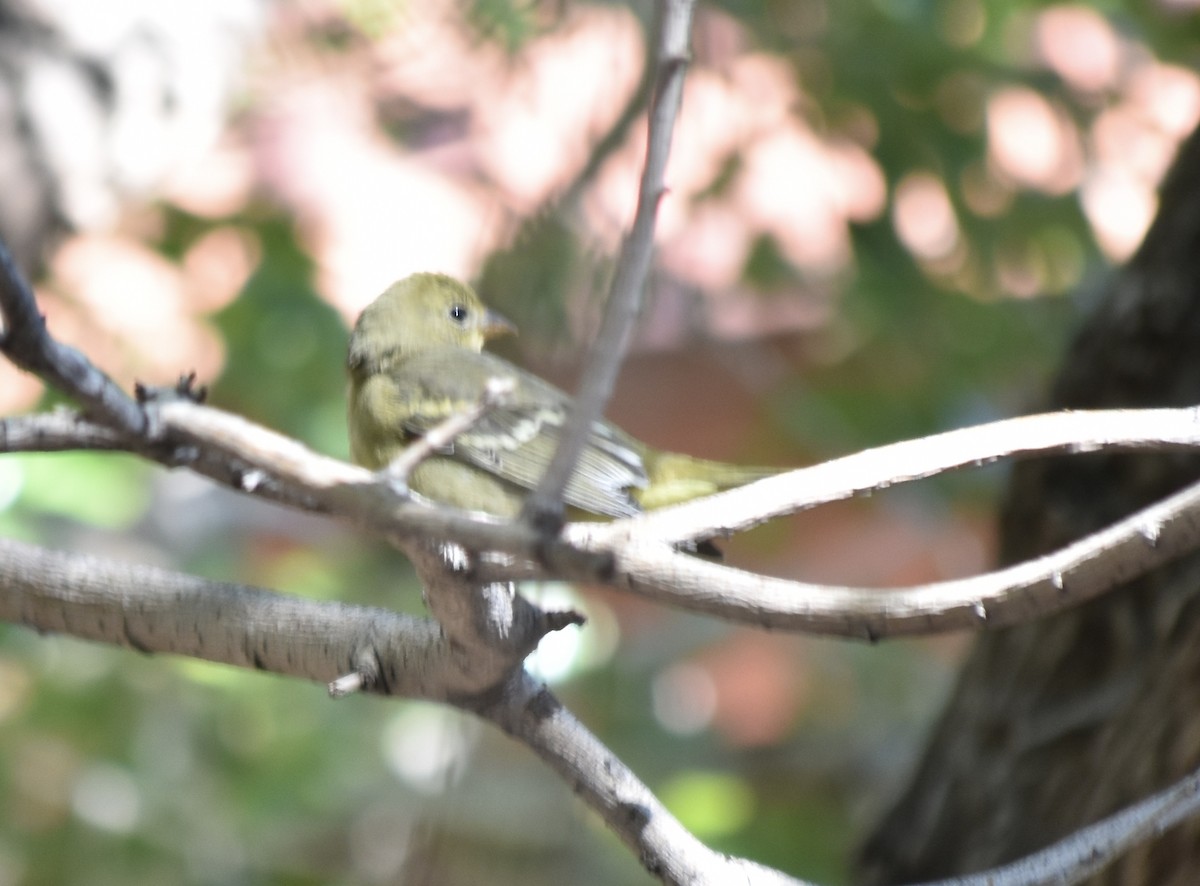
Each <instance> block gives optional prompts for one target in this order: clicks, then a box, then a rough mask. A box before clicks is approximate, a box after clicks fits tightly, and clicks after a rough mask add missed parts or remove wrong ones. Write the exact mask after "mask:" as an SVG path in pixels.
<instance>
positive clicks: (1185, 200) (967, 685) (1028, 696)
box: [861, 131, 1200, 886]
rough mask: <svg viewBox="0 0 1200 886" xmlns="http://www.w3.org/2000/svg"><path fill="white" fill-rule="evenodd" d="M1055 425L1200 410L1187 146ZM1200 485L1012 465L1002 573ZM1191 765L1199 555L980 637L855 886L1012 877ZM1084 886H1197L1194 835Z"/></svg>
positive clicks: (1088, 465)
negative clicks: (977, 875)
mask: <svg viewBox="0 0 1200 886" xmlns="http://www.w3.org/2000/svg"><path fill="white" fill-rule="evenodd" d="M1050 399H1051V402H1050V404H1049V405H1050V406H1051V408H1085V407H1086V408H1099V407H1118V406H1167V405H1172V406H1174V405H1188V404H1195V403H1200V131H1198V132H1197V133H1193V135H1192V136H1191V137H1190V138H1189V139H1188V141H1187V142H1185V144H1184V145H1183V146H1182V148H1181V149H1180V152H1179V156H1178V157H1177V159H1176V161H1175V165H1174V167H1173V169H1172V171H1171V172H1170V173H1169V175H1168V177H1167V179H1166V181H1165V182H1164V183H1163V186H1162V189H1161V205H1160V209H1159V214H1158V217H1157V219H1156V221H1155V223H1154V225H1153V227H1152V228H1151V230H1150V231H1149V233H1148V234H1147V236H1146V239H1145V242H1144V243H1143V244H1142V247H1141V249H1140V250H1139V251H1138V252H1137V254H1136V255H1135V256H1134V257H1133V258H1132V259H1131V260H1130V262H1129V264H1128V265H1127V266H1126V267H1125V268H1124V269H1122V270H1121V271H1120V272H1118V273H1117V274H1115V275H1114V277H1113V279H1112V281H1111V283H1110V285H1109V287H1108V290H1107V291H1106V292H1105V294H1104V298H1103V300H1102V302H1101V303H1100V305H1099V308H1098V310H1097V311H1096V313H1095V314H1094V316H1093V317H1092V319H1091V320H1090V321H1089V322H1088V323H1087V325H1086V326H1085V327H1084V328H1083V329H1082V330H1081V331H1080V333H1079V335H1078V337H1077V338H1076V340H1075V342H1074V343H1073V345H1072V347H1071V349H1070V352H1069V354H1068V356H1067V359H1066V363H1065V366H1064V367H1063V369H1062V371H1061V373H1060V375H1059V378H1058V380H1057V382H1056V383H1055V386H1054V388H1053V391H1052V394H1051V398H1050ZM1197 476H1200V461H1197V459H1196V458H1194V457H1192V458H1188V457H1183V456H1177V455H1155V456H1129V455H1120V456H1118V455H1111V456H1110V455H1103V456H1082V457H1080V456H1075V457H1071V458H1058V459H1047V460H1043V461H1037V462H1027V463H1025V464H1022V465H1020V466H1019V467H1018V468H1017V470H1016V471H1015V473H1014V476H1013V480H1012V484H1011V487H1010V490H1009V497H1008V503H1007V505H1006V507H1005V510H1004V513H1003V516H1002V525H1001V530H1002V546H1001V549H1002V556H1003V559H1004V560H1006V561H1009V562H1012V561H1017V560H1021V559H1025V558H1027V557H1030V556H1033V555H1036V554H1040V553H1043V552H1045V551H1049V550H1052V549H1054V548H1057V547H1060V546H1062V545H1063V544H1065V543H1067V542H1069V541H1072V540H1074V539H1076V538H1079V537H1080V536H1082V535H1084V534H1086V533H1088V532H1090V531H1092V530H1095V529H1098V528H1100V527H1102V526H1104V525H1106V524H1108V523H1110V522H1112V521H1114V520H1116V519H1117V518H1119V517H1121V516H1124V515H1126V514H1128V513H1129V512H1130V511H1132V510H1134V509H1135V508H1137V507H1140V506H1142V505H1145V504H1147V503H1149V502H1151V501H1154V500H1155V499H1158V498H1160V497H1162V496H1163V495H1164V494H1166V493H1168V492H1171V491H1173V490H1175V489H1177V488H1179V487H1181V486H1183V485H1185V484H1186V483H1188V482H1191V481H1193V480H1195V479H1196V478H1197ZM1197 765H1200V556H1192V557H1189V558H1187V559H1185V560H1183V561H1179V562H1177V563H1175V564H1173V565H1172V566H1170V567H1168V568H1165V569H1161V570H1159V571H1157V572H1155V573H1152V574H1151V575H1148V576H1146V577H1144V578H1142V579H1140V580H1138V581H1136V582H1133V583H1131V584H1129V585H1127V586H1125V587H1124V588H1122V589H1121V590H1119V591H1117V592H1114V593H1112V594H1109V595H1107V596H1105V597H1103V598H1101V599H1099V600H1096V601H1094V602H1093V603H1091V604H1088V605H1085V606H1083V607H1080V608H1078V609H1075V610H1071V611H1069V612H1066V613H1064V614H1063V615H1060V616H1056V617H1053V618H1048V619H1045V620H1042V621H1040V622H1038V623H1035V624H1032V625H1028V626H1023V627H1019V628H1013V629H1007V630H1002V631H998V632H996V633H994V634H988V635H984V636H983V637H981V638H980V640H979V641H978V643H977V645H976V646H975V648H974V650H973V651H972V653H971V655H970V656H969V658H968V661H967V663H966V665H965V667H964V669H963V672H962V674H961V676H960V679H959V682H958V685H957V688H956V689H955V691H954V693H953V695H952V697H951V699H950V701H949V703H948V705H947V708H946V710H945V712H944V713H943V715H942V718H941V720H940V722H939V723H938V725H937V726H936V728H935V730H934V733H933V735H932V737H931V739H930V741H929V743H928V746H927V747H926V750H925V754H924V758H923V760H922V761H921V763H920V764H919V766H918V767H917V770H916V772H915V773H914V776H913V781H912V783H911V785H910V786H909V788H908V789H907V791H906V792H905V794H904V795H903V796H902V798H901V799H900V800H899V801H898V803H897V804H896V806H895V807H894V808H893V809H892V811H891V812H890V813H889V814H888V815H887V816H886V817H885V819H884V820H883V821H882V822H881V823H880V825H879V827H878V828H877V830H876V831H875V833H874V834H873V835H872V836H871V837H870V839H869V840H868V842H867V843H866V844H865V846H864V848H863V851H862V857H861V863H862V878H861V879H862V880H863V881H864V882H867V883H909V882H913V881H918V880H925V879H931V878H936V877H945V876H951V875H954V874H961V873H966V872H970V871H975V870H980V869H983V868H987V867H990V866H993V865H996V864H999V863H1002V862H1005V861H1009V860H1012V859H1014V858H1017V857H1019V856H1022V855H1024V854H1027V853H1029V852H1031V851H1033V850H1035V849H1038V848H1040V847H1043V846H1045V845H1047V844H1048V843H1051V842H1053V841H1054V840H1057V839H1058V838H1060V837H1063V836H1065V835H1067V834H1069V833H1071V832H1073V831H1075V830H1077V829H1078V828H1079V827H1081V826H1083V825H1085V824H1088V823H1090V822H1093V821H1095V820H1096V819H1098V818H1101V817H1103V816H1105V815H1107V814H1109V813H1111V812H1114V811H1116V810H1117V809H1119V808H1121V807H1122V806H1124V805H1127V804H1129V803H1131V802H1133V801H1135V800H1137V799H1140V798H1141V797H1144V796H1145V795H1147V794H1149V793H1151V792H1153V791H1155V790H1158V789H1159V788H1162V787H1165V786H1166V785H1167V784H1169V783H1171V782H1173V781H1175V780H1176V779H1178V778H1180V777H1181V776H1182V775H1184V774H1185V773H1186V772H1187V771H1188V770H1191V769H1193V768H1195V767H1196V766H1197ZM1092 882H1094V883H1111V884H1117V883H1120V884H1153V886H1165V884H1193V883H1200V823H1198V822H1191V823H1188V824H1185V825H1184V826H1182V827H1178V828H1175V829H1173V830H1171V831H1169V832H1167V833H1166V834H1164V835H1163V836H1162V837H1160V838H1159V839H1157V840H1156V841H1153V842H1151V843H1149V844H1146V845H1144V846H1143V847H1141V848H1140V849H1138V850H1136V851H1135V852H1133V853H1131V854H1130V855H1128V856H1126V857H1125V858H1123V859H1121V860H1120V861H1119V862H1118V863H1117V864H1115V865H1113V866H1111V867H1110V868H1109V869H1108V870H1106V871H1105V872H1103V873H1102V874H1100V875H1098V876H1097V877H1096V878H1095V879H1094V880H1093V881H1092Z"/></svg>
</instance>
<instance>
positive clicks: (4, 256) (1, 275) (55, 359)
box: [0, 240, 149, 435]
mask: <svg viewBox="0 0 1200 886" xmlns="http://www.w3.org/2000/svg"><path fill="white" fill-rule="evenodd" d="M0 314H3V319H4V329H3V331H2V332H3V334H2V335H0V351H3V353H4V354H6V355H7V356H8V358H9V359H10V360H12V361H13V363H15V364H16V365H17V366H20V367H21V368H22V369H24V370H26V371H28V372H32V373H34V374H36V375H39V376H41V377H42V378H43V379H45V380H46V381H47V382H49V383H50V384H52V385H54V386H55V387H56V388H58V389H59V390H60V391H62V392H63V393H64V394H66V395H68V396H69V397H71V398H73V399H74V400H76V401H78V402H79V403H80V404H81V405H83V406H84V408H85V409H87V410H88V412H89V413H91V414H93V415H94V417H95V418H96V419H97V420H98V421H100V422H101V423H102V424H106V425H112V426H113V427H114V428H117V429H118V430H121V431H125V432H127V433H130V434H138V435H140V434H144V433H145V432H146V430H147V428H148V427H149V425H148V422H147V420H146V414H145V412H143V411H142V408H141V406H139V405H138V404H137V403H136V402H135V401H134V400H133V399H132V398H131V397H130V396H129V395H128V394H126V393H125V392H124V391H122V390H121V388H120V387H119V386H118V385H117V383H116V382H114V381H113V380H112V379H111V378H109V377H108V376H107V375H105V374H104V373H103V372H101V371H100V370H99V369H97V368H96V367H95V366H94V365H92V363H91V361H90V360H88V359H87V358H86V357H85V356H83V354H81V353H79V351H77V350H75V349H74V348H72V347H70V346H68V345H64V344H63V343H62V342H59V341H55V340H54V339H53V338H51V336H50V334H49V333H48V332H47V331H46V320H45V318H44V317H43V316H42V315H41V313H40V312H39V311H38V307H37V302H36V301H35V299H34V297H33V290H32V289H31V288H30V286H29V283H28V282H27V281H26V280H25V278H24V276H22V274H21V272H20V271H19V270H18V269H17V266H16V263H15V262H14V261H13V257H12V254H11V253H10V252H9V251H8V246H7V245H5V243H4V242H3V241H2V240H0Z"/></svg>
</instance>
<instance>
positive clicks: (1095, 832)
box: [926, 770, 1200, 886]
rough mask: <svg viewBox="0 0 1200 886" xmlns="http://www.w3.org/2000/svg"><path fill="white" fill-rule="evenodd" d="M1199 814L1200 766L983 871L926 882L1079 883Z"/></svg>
mask: <svg viewBox="0 0 1200 886" xmlns="http://www.w3.org/2000/svg"><path fill="white" fill-rule="evenodd" d="M1197 813H1200V770H1197V771H1194V772H1190V773H1188V774H1187V775H1186V776H1184V777H1183V778H1181V779H1180V780H1179V781H1177V782H1175V784H1173V785H1171V786H1170V787H1169V788H1166V789H1165V790H1163V791H1160V792H1159V793H1157V794H1153V795H1151V796H1149V797H1147V798H1146V799H1144V800H1142V801H1140V802H1138V803H1135V804H1134V805H1132V806H1130V807H1128V808H1126V809H1122V810H1121V811H1120V812H1117V813H1115V814H1113V815H1110V816H1109V817H1108V818H1106V819H1103V820H1102V821H1099V822H1097V823H1096V824H1093V825H1089V826H1088V827H1086V828H1083V829H1082V830H1079V831H1076V832H1075V833H1073V834H1071V836H1069V837H1067V838H1065V839H1063V840H1060V841H1059V842H1057V843H1055V844H1054V845H1052V846H1049V847H1047V848H1046V849H1043V850H1041V851H1040V852H1035V853H1034V854H1033V855H1028V856H1026V857H1025V858H1022V859H1019V860H1017V861H1014V862H1012V863H1011V864H1006V865H1004V866H1003V867H998V868H992V869H991V870H988V871H982V872H980V873H978V874H972V875H970V876H966V877H955V878H952V879H949V880H940V881H938V882H936V883H929V884H926V886H1050V884H1070V883H1080V882H1082V881H1083V880H1085V879H1086V878H1088V877H1090V876H1091V875H1092V874H1095V873H1097V872H1098V871H1101V870H1103V869H1104V868H1105V867H1107V866H1108V865H1110V864H1112V862H1114V861H1115V860H1116V859H1118V858H1120V857H1121V855H1123V854H1124V853H1125V852H1128V851H1129V850H1130V849H1132V848H1133V847H1134V846H1136V845H1138V844H1139V843H1141V842H1143V841H1145V840H1147V839H1150V838H1151V837H1156V836H1158V835H1159V834H1161V833H1163V832H1164V831H1165V830H1167V829H1168V828H1171V827H1174V826H1175V825H1177V824H1179V822H1181V821H1183V820H1184V819H1185V818H1189V817H1191V816H1193V815H1196V814H1197Z"/></svg>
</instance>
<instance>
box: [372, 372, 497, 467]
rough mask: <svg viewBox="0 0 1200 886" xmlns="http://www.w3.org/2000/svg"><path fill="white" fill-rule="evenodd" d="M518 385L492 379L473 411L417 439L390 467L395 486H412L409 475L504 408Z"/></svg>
mask: <svg viewBox="0 0 1200 886" xmlns="http://www.w3.org/2000/svg"><path fill="white" fill-rule="evenodd" d="M515 389H516V382H515V380H513V379H511V378H489V379H488V380H487V383H486V384H485V385H484V386H483V393H481V394H480V395H479V399H478V400H476V401H475V402H474V403H472V404H471V406H470V408H468V409H464V410H463V411H462V412H458V413H455V414H454V415H451V416H450V417H449V418H447V419H445V420H444V421H442V422H440V423H439V424H437V425H435V426H434V427H433V428H431V429H430V430H429V432H428V433H426V434H425V435H424V436H423V437H421V438H420V439H418V440H416V441H415V442H414V443H412V444H411V445H409V446H406V447H405V449H404V451H403V452H401V453H400V454H399V455H397V456H396V457H395V458H394V459H392V461H391V463H390V464H389V465H388V466H387V468H386V471H387V476H388V479H389V480H390V481H392V482H393V483H400V484H403V485H405V486H406V485H407V484H408V475H409V474H411V473H412V471H413V469H414V468H415V467H416V466H417V465H419V464H420V463H421V462H423V461H425V459H427V458H429V457H430V456H432V455H435V454H436V453H437V452H438V451H440V450H443V449H445V448H446V447H448V446H452V445H453V443H454V438H455V437H457V436H458V435H459V434H464V433H466V432H467V431H469V430H470V429H471V428H473V427H475V425H476V424H478V423H479V421H480V420H481V419H482V418H483V417H484V416H485V415H487V414H488V413H489V412H491V411H492V410H493V409H496V408H497V407H500V406H503V405H504V404H505V403H506V402H508V400H510V399H511V398H512V395H513V391H514V390H515Z"/></svg>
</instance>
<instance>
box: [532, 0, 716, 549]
mask: <svg viewBox="0 0 1200 886" xmlns="http://www.w3.org/2000/svg"><path fill="white" fill-rule="evenodd" d="M693 5H694V0H662V3H661V6H660V16H659V42H658V46H659V51H658V76H657V79H656V83H655V87H654V96H653V98H652V99H651V102H650V120H649V130H648V132H647V136H646V162H645V166H644V167H643V170H642V180H641V185H640V186H639V188H638V204H637V212H636V213H635V215H634V219H633V227H632V229H631V230H630V232H629V235H628V236H627V237H626V238H625V242H624V244H623V246H622V249H621V255H620V257H619V259H618V261H617V269H616V274H615V276H614V278H613V283H612V288H611V290H610V292H609V296H608V302H607V306H606V308H605V312H604V320H603V322H602V324H601V327H600V333H599V335H597V336H596V339H595V341H594V342H593V343H592V348H591V352H590V353H589V355H588V359H587V364H586V370H585V372H584V375H583V383H582V384H581V385H580V388H579V391H578V394H577V397H576V400H575V404H574V407H573V408H572V410H571V415H570V417H569V418H568V419H567V423H566V426H565V427H564V428H563V434H562V439H561V441H560V442H559V445H558V449H557V450H556V451H555V453H554V458H553V459H552V460H551V462H550V466H549V467H548V468H547V469H546V473H545V474H544V475H543V476H542V479H541V482H540V483H539V484H538V487H537V489H536V490H535V491H534V492H533V494H532V495H530V496H529V498H528V499H527V500H526V502H525V507H524V510H523V513H522V516H523V517H524V519H525V520H526V521H528V522H529V523H531V524H532V525H533V526H535V527H536V528H538V529H539V530H540V531H543V532H545V533H546V534H553V533H557V532H558V530H559V529H560V528H561V527H562V520H563V491H564V490H565V489H566V488H567V483H568V481H569V480H570V479H571V474H572V473H573V472H574V470H575V464H576V462H577V461H578V460H579V455H580V453H581V452H582V451H583V448H584V446H585V445H586V443H587V439H588V436H589V435H590V434H591V428H592V424H593V422H595V421H596V420H597V419H598V418H599V417H600V416H601V415H602V414H603V412H604V407H605V405H606V404H607V403H608V400H609V397H611V396H612V390H613V385H614V384H615V383H616V379H617V372H618V371H619V369H620V366H621V361H622V359H623V358H624V356H625V352H626V351H627V350H628V348H629V339H630V337H631V335H632V331H633V326H634V323H635V322H636V320H637V316H638V313H639V312H640V310H641V304H642V297H643V293H644V292H645V289H646V278H647V277H648V276H649V273H650V260H651V257H652V256H653V254H654V224H655V218H656V216H657V214H658V204H659V201H660V200H661V199H662V196H663V194H664V193H665V188H664V185H663V173H664V171H665V169H666V165H667V157H668V156H669V154H670V151H671V134H672V130H673V129H674V126H675V117H676V116H677V115H678V113H679V105H680V101H681V99H682V97H683V80H684V74H685V72H686V70H687V62H688V38H689V34H690V32H691V25H692V7H693Z"/></svg>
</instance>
